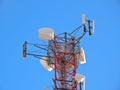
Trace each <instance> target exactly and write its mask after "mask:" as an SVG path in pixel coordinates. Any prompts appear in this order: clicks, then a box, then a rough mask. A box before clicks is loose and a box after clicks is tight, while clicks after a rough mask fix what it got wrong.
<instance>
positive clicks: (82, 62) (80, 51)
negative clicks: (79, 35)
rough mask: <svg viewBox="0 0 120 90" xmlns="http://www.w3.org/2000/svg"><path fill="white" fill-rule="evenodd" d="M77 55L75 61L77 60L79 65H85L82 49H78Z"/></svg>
mask: <svg viewBox="0 0 120 90" xmlns="http://www.w3.org/2000/svg"><path fill="white" fill-rule="evenodd" d="M78 52H79V53H78V54H77V60H79V62H80V63H81V64H84V63H86V58H85V53H84V49H83V48H80V49H79V51H78Z"/></svg>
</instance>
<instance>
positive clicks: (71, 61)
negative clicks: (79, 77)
mask: <svg viewBox="0 0 120 90" xmlns="http://www.w3.org/2000/svg"><path fill="white" fill-rule="evenodd" d="M66 35H67V34H65V37H62V36H59V35H58V36H55V37H54V62H55V71H54V72H55V75H54V76H55V80H54V86H55V90H77V84H76V83H75V82H74V78H75V75H76V68H77V65H76V64H77V61H76V54H75V47H74V44H75V38H67V37H66Z"/></svg>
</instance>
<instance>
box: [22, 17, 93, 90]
mask: <svg viewBox="0 0 120 90" xmlns="http://www.w3.org/2000/svg"><path fill="white" fill-rule="evenodd" d="M83 18H84V17H83ZM86 22H87V23H86ZM91 23H92V24H93V21H91V20H84V19H83V24H82V25H81V26H79V27H77V28H76V29H75V30H73V31H72V32H71V33H67V32H64V33H62V34H58V35H54V38H53V39H51V40H48V42H47V43H48V44H47V45H44V44H34V43H28V42H26V41H25V43H24V44H23V57H24V58H25V57H26V56H27V55H30V56H34V57H36V58H39V59H42V60H44V61H45V62H46V63H45V64H47V66H48V67H52V68H54V79H53V81H54V88H53V89H54V90H78V87H77V86H78V82H77V81H76V80H75V75H76V70H77V67H78V60H77V55H78V54H79V53H80V52H79V50H80V48H81V47H80V40H81V39H82V38H83V36H84V35H85V34H86V33H87V32H88V33H89V35H93V26H91ZM81 29H82V32H80V30H81ZM28 45H30V46H34V47H36V48H37V49H39V51H42V50H43V51H45V52H46V55H44V54H43V53H39V52H38V53H36V52H33V51H32V52H30V51H28V49H29V48H28ZM42 57H47V59H45V58H42ZM82 86H83V83H80V90H83V89H82Z"/></svg>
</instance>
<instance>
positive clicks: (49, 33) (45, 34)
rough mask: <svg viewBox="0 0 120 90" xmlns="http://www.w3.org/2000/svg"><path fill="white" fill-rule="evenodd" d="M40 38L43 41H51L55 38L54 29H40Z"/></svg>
mask: <svg viewBox="0 0 120 90" xmlns="http://www.w3.org/2000/svg"><path fill="white" fill-rule="evenodd" d="M38 36H39V38H40V39H42V40H51V39H53V38H54V30H53V29H52V28H47V27H45V28H40V29H39V32H38Z"/></svg>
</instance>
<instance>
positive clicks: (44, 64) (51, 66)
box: [40, 57, 54, 71]
mask: <svg viewBox="0 0 120 90" xmlns="http://www.w3.org/2000/svg"><path fill="white" fill-rule="evenodd" d="M48 60H49V59H48V58H47V57H42V59H41V60H40V63H41V65H42V66H43V67H44V68H45V69H46V70H48V71H52V70H53V68H54V65H48Z"/></svg>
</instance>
